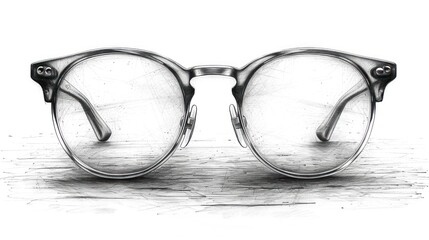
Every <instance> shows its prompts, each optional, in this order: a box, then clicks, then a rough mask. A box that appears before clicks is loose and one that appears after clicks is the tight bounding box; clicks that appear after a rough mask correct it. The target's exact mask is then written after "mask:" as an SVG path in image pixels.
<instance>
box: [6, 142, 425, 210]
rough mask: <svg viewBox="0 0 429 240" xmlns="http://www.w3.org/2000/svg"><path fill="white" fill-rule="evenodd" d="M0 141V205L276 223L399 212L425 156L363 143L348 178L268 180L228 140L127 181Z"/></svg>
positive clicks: (194, 146)
mask: <svg viewBox="0 0 429 240" xmlns="http://www.w3.org/2000/svg"><path fill="white" fill-rule="evenodd" d="M3 140H4V141H2V142H3V144H2V146H0V154H1V155H0V156H1V162H0V169H1V178H0V190H1V195H2V198H3V199H4V201H13V202H14V203H18V204H20V203H22V205H23V206H24V205H25V206H35V207H41V208H46V209H53V210H59V211H65V212H96V213H98V212H101V213H105V212H115V211H120V210H124V209H126V210H132V211H142V212H150V213H156V214H177V213H196V212H204V213H222V214H237V213H239V214H255V213H260V214H262V213H268V214H274V215H285V214H293V213H295V214H296V213H298V214H302V213H305V212H311V211H313V210H315V209H318V208H321V207H322V208H325V209H344V210H347V209H364V208H365V209H368V208H386V207H404V206H407V205H412V204H413V203H415V202H418V201H423V199H424V192H425V191H426V188H427V186H428V183H429V173H428V168H427V166H428V165H427V162H428V154H427V150H425V143H424V141H422V140H421V139H414V140H413V141H409V140H408V141H405V140H394V139H371V140H370V142H369V144H368V145H367V147H366V149H365V150H364V152H363V153H362V155H361V157H360V158H359V159H358V160H357V161H356V162H355V163H354V164H352V165H351V166H350V167H349V168H348V169H347V170H345V171H344V172H342V173H340V174H338V175H336V176H332V177H328V178H323V179H316V180H296V179H291V178H287V177H283V176H280V175H278V174H276V173H273V172H271V171H269V170H268V169H266V168H265V167H264V166H263V165H262V164H261V163H259V162H258V160H257V159H256V158H255V157H253V155H252V154H251V153H250V151H249V149H243V148H241V147H239V145H238V144H237V143H236V142H235V141H236V140H235V139H227V140H226V141H224V142H222V141H219V140H204V139H193V140H192V141H191V144H190V145H189V146H188V147H187V148H185V149H179V150H178V151H176V153H175V154H174V156H173V157H172V158H171V159H170V160H169V161H167V163H166V164H164V165H163V166H162V167H161V168H160V169H158V170H157V171H155V172H153V173H150V174H149V175H146V176H144V177H140V178H136V179H131V180H106V179H101V178H97V177H93V176H91V175H89V174H87V173H85V172H84V171H82V170H80V169H79V168H78V167H77V166H75V165H74V163H73V162H72V161H71V160H70V159H69V158H68V156H67V155H66V154H65V153H64V151H63V150H62V149H61V147H60V145H59V143H58V141H57V139H56V137H55V135H53V134H47V135H44V134H36V135H32V136H13V135H8V136H6V137H5V139H3Z"/></svg>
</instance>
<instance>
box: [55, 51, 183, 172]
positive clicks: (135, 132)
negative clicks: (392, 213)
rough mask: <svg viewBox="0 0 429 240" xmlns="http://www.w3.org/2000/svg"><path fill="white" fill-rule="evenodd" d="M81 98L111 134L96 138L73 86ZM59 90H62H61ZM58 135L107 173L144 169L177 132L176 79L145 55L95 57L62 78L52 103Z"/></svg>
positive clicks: (169, 145) (173, 140) (83, 159)
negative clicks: (72, 92) (100, 139)
mask: <svg viewBox="0 0 429 240" xmlns="http://www.w3.org/2000/svg"><path fill="white" fill-rule="evenodd" d="M70 86H72V87H73V89H74V90H75V91H74V92H75V93H76V91H78V92H79V94H81V95H82V96H84V97H85V98H86V99H87V100H88V101H89V102H90V103H91V104H92V105H93V107H94V108H95V110H96V112H97V113H98V114H99V116H100V117H101V118H102V119H103V121H104V122H105V123H106V124H107V125H108V127H109V128H110V130H111V132H112V134H111V136H110V138H109V139H108V140H107V141H99V139H97V136H96V134H95V133H94V128H93V127H92V126H91V121H89V120H90V117H88V114H86V111H88V110H87V109H85V107H83V106H84V105H82V104H81V103H80V102H79V101H78V100H77V99H78V98H76V96H73V95H72V94H70V89H71V87H70ZM62 89H63V90H62ZM55 104H56V105H55V109H56V111H55V114H56V115H55V116H56V120H57V124H58V129H59V132H60V134H61V137H62V139H63V141H64V143H65V145H66V147H67V148H68V150H69V152H71V153H72V154H73V155H74V158H75V160H77V161H78V162H79V163H81V164H84V165H85V166H88V167H90V168H93V169H95V170H98V171H101V172H103V173H106V174H129V173H135V172H140V171H144V170H145V169H148V168H150V167H151V166H153V165H154V164H156V163H157V162H158V161H160V160H162V159H163V158H164V156H165V155H166V154H168V153H169V152H170V151H171V150H172V148H173V147H174V146H175V144H176V142H177V141H178V137H179V135H180V131H181V126H180V121H181V118H182V117H184V115H185V114H184V113H185V106H184V100H183V95H182V91H181V88H180V86H179V83H178V81H177V79H176V77H175V76H174V75H173V74H172V73H171V72H170V71H169V70H168V69H167V68H166V67H164V66H163V65H161V64H159V63H157V62H155V61H152V60H150V59H147V58H143V57H139V56H134V55H129V54H128V55H127V54H120V53H115V54H108V55H99V56H95V57H92V58H89V59H86V60H84V61H81V62H79V63H78V64H76V65H75V66H73V67H72V68H71V69H70V70H69V71H68V72H67V73H66V74H65V75H64V77H63V78H62V81H61V84H60V86H59V90H58V92H57V98H56V103H55Z"/></svg>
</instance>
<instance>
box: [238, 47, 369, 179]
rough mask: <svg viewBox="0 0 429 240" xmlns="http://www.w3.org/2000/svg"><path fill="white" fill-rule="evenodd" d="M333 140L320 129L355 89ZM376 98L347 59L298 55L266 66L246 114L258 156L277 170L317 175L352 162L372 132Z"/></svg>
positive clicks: (251, 90)
mask: <svg viewBox="0 0 429 240" xmlns="http://www.w3.org/2000/svg"><path fill="white" fill-rule="evenodd" d="M356 86H358V89H360V93H359V94H357V95H356V96H354V97H352V98H350V99H348V102H347V104H346V105H345V107H344V109H342V111H341V116H340V118H339V120H338V122H337V123H336V126H335V129H334V131H333V134H332V136H331V138H330V140H329V141H321V140H320V139H319V138H318V137H317V135H316V131H317V129H318V128H319V126H320V125H321V124H322V123H323V122H324V120H325V119H326V118H327V116H329V114H330V113H331V112H332V110H333V108H334V106H335V105H336V104H337V103H338V101H339V100H340V99H344V96H346V95H347V94H348V93H350V91H353V89H356V88H357V87H356ZM372 103H373V102H372V98H371V94H370V90H369V88H368V83H367V79H366V77H365V76H364V75H363V74H362V73H361V72H360V71H359V69H357V68H356V67H355V66H354V65H352V64H351V63H349V62H347V61H346V60H343V59H340V58H337V57H333V56H328V55H318V54H309V53H307V54H293V55H287V56H282V57H278V58H276V59H274V60H271V61H269V62H267V63H265V64H264V65H263V66H262V67H260V68H259V69H258V70H257V71H256V72H255V73H254V75H253V76H252V77H251V79H250V80H249V82H248V84H247V86H246V88H245V92H244V98H243V103H242V106H241V111H240V114H241V116H242V122H243V123H244V124H243V125H244V129H245V132H246V136H247V137H248V139H249V140H250V145H251V148H252V150H253V151H254V153H255V154H256V155H257V156H259V158H260V159H262V160H263V161H264V162H265V163H268V164H269V165H270V166H271V167H272V168H274V169H275V170H277V171H279V172H282V173H284V174H289V175H293V176H297V177H299V176H302V177H305V176H315V175H318V174H323V173H327V172H329V171H333V170H335V169H336V168H339V167H340V166H342V165H344V164H346V163H348V162H350V161H352V160H353V159H354V158H355V157H356V156H357V153H358V152H359V150H360V149H361V146H362V145H363V144H364V142H365V139H366V136H367V134H368V133H369V129H370V125H371V124H370V123H371V119H372V108H373V104H372Z"/></svg>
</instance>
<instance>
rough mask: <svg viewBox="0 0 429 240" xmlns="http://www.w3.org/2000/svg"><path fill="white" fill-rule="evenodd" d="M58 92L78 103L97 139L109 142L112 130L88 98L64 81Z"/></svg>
mask: <svg viewBox="0 0 429 240" xmlns="http://www.w3.org/2000/svg"><path fill="white" fill-rule="evenodd" d="M59 90H60V91H62V92H64V93H65V94H67V95H69V96H70V97H72V98H74V99H76V100H77V101H78V102H79V103H80V105H81V106H82V108H83V110H84V112H85V114H86V117H87V118H88V121H89V123H90V124H91V127H92V130H94V133H95V136H96V137H97V139H98V140H99V141H102V142H105V141H107V140H109V138H110V136H111V135H112V130H110V128H109V126H108V125H107V124H106V122H105V121H104V120H103V118H102V117H101V116H100V114H99V113H98V112H97V111H96V110H95V107H94V106H93V105H92V104H91V102H90V101H89V100H88V98H86V97H85V95H83V93H81V92H80V91H79V90H77V89H76V88H75V87H74V86H73V85H72V84H70V83H69V82H67V81H66V80H63V82H62V84H61V87H60V88H59Z"/></svg>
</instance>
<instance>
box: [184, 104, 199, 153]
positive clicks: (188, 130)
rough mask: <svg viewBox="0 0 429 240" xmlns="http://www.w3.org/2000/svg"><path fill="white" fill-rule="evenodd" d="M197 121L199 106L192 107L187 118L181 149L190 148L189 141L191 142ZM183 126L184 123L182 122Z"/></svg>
mask: <svg viewBox="0 0 429 240" xmlns="http://www.w3.org/2000/svg"><path fill="white" fill-rule="evenodd" d="M196 120H197V106H195V105H192V108H191V110H190V111H189V112H188V115H187V116H186V123H185V131H184V132H183V138H182V142H181V143H180V147H182V148H185V147H186V146H188V143H189V141H190V140H191V137H192V134H193V133H194V128H195V121H196ZM180 125H182V121H181V122H180Z"/></svg>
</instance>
